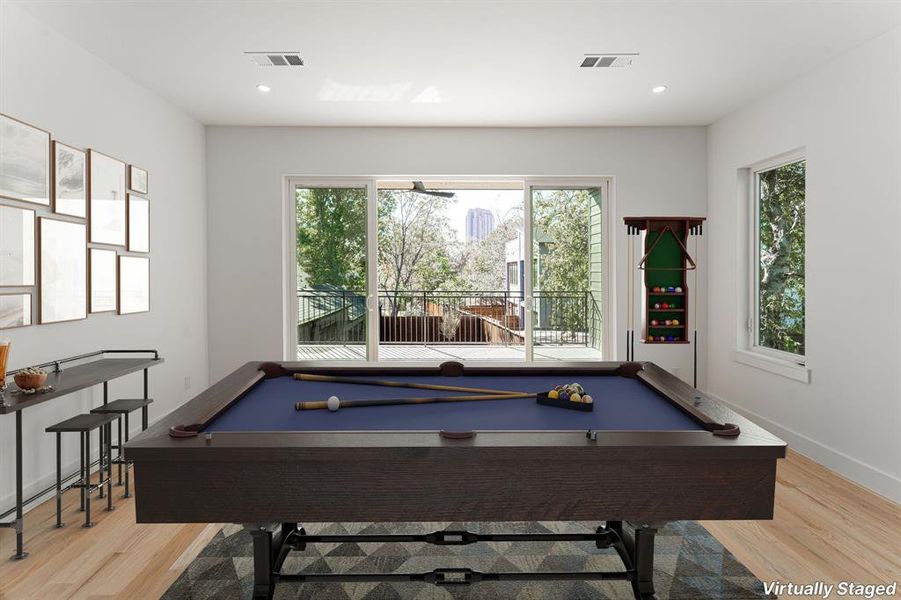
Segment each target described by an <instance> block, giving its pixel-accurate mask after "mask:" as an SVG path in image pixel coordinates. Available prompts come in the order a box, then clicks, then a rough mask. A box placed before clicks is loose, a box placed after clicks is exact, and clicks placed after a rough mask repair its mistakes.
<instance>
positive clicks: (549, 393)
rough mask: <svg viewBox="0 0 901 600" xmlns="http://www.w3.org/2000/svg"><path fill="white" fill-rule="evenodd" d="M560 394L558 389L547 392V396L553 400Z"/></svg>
mask: <svg viewBox="0 0 901 600" xmlns="http://www.w3.org/2000/svg"><path fill="white" fill-rule="evenodd" d="M559 395H560V394H559V393H558V392H557V390H551V391H549V392H548V393H547V397H548V398H550V399H551V400H556V399H557V396H559Z"/></svg>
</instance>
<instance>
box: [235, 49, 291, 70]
mask: <svg viewBox="0 0 901 600" xmlns="http://www.w3.org/2000/svg"><path fill="white" fill-rule="evenodd" d="M244 54H245V55H246V56H247V57H248V58H250V60H252V61H253V64H255V65H257V66H258V67H302V66H303V59H302V58H301V57H300V53H299V52H245V53H244Z"/></svg>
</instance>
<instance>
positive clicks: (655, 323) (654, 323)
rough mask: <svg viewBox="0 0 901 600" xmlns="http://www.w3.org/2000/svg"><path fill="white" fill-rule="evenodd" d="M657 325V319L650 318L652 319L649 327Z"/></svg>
mask: <svg viewBox="0 0 901 600" xmlns="http://www.w3.org/2000/svg"><path fill="white" fill-rule="evenodd" d="M657 325H658V321H657V319H652V320H651V327H657Z"/></svg>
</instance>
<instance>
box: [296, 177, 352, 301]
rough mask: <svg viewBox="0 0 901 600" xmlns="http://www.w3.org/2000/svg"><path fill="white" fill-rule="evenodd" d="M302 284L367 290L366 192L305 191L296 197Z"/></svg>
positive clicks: (298, 260)
mask: <svg viewBox="0 0 901 600" xmlns="http://www.w3.org/2000/svg"><path fill="white" fill-rule="evenodd" d="M296 202H297V204H296V206H297V210H296V215H297V266H298V270H299V271H300V273H298V275H299V276H298V284H299V285H304V286H314V285H333V286H335V287H338V288H341V289H348V290H354V291H363V290H365V289H366V190H365V189H362V188H305V189H298V190H297V195H296Z"/></svg>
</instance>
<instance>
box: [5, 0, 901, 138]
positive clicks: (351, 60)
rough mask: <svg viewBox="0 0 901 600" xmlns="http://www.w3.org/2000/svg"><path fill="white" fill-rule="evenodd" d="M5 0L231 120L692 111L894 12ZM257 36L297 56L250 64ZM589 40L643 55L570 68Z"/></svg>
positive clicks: (350, 121)
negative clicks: (297, 64) (279, 64)
mask: <svg viewBox="0 0 901 600" xmlns="http://www.w3.org/2000/svg"><path fill="white" fill-rule="evenodd" d="M16 3H18V4H20V5H22V6H24V7H25V8H26V9H27V10H28V11H29V12H31V13H32V14H33V15H34V16H35V17H37V18H38V19H40V20H41V21H43V22H45V23H46V24H47V25H49V26H50V27H52V28H54V29H56V30H58V31H59V32H60V33H62V34H63V35H65V36H67V37H68V38H70V39H71V40H73V41H75V42H76V43H77V44H79V45H81V46H83V47H85V48H87V49H88V50H89V51H91V52H92V53H94V54H95V55H97V56H99V57H100V58H102V59H103V60H105V61H107V62H109V63H110V64H112V65H114V66H115V67H117V68H118V69H120V70H121V71H123V72H125V73H127V74H128V75H130V76H131V77H133V78H134V79H136V80H137V81H139V82H141V83H142V84H144V85H145V86H147V87H148V88H150V89H152V90H154V91H156V92H158V93H159V94H160V95H162V96H163V97H165V98H167V99H168V100H170V101H171V102H172V103H174V104H176V105H178V106H180V107H182V108H183V109H185V110H186V111H187V112H189V113H190V114H191V115H193V116H194V117H195V118H196V119H198V120H199V121H201V122H203V123H207V124H235V125H237V124H256V125H435V126H461V125H472V126H563V125H703V124H708V123H710V122H712V121H714V120H716V119H717V118H719V117H721V116H722V115H724V114H726V113H728V112H730V111H732V110H734V109H735V108H737V107H739V106H741V105H742V104H743V103H745V102H748V101H749V100H752V99H753V98H755V97H758V96H760V95H762V94H764V93H765V92H767V91H768V90H771V89H773V88H775V87H777V86H779V85H780V84H782V83H784V82H786V81H789V80H791V79H793V78H795V77H798V76H800V75H801V74H803V73H805V72H808V71H810V70H812V69H814V68H815V67H816V66H817V65H819V64H821V63H823V62H825V61H827V60H829V59H830V58H831V57H833V56H836V55H838V54H841V53H843V52H845V51H847V50H849V49H850V48H852V47H854V46H856V45H858V44H860V43H862V42H864V41H866V40H868V39H871V38H873V37H875V36H877V35H879V34H881V33H883V32H885V31H887V30H889V29H890V28H892V27H893V26H895V25H896V24H898V23H899V22H901V1H899V0H888V1H885V0H883V1H873V2H870V1H862V0H857V1H846V2H838V1H821V2H795V1H782V2H779V1H760V0H757V1H719V2H680V1H668V2H663V1H658V2H638V1H633V2H574V1H560V0H558V1H556V2H554V1H541V2H538V1H532V2H507V1H482V2H475V1H464V0H457V1H450V2H446V1H435V2H429V1H418V2H398V1H394V2H389V1H368V2H363V1H358V2H342V1H333V2H300V1H279V2H275V1H267V0H259V1H250V0H248V1H239V0H232V1H221V0H219V1H207V0H198V1H186V0H183V1H147V0H127V1H124V0H123V1H106V0H93V1H90V0H31V1H19V0H17V2H16ZM254 50H265V51H275V50H285V51H289V50H297V51H300V53H301V55H302V56H303V58H304V60H305V61H306V65H307V66H305V67H302V68H273V67H268V68H261V67H257V66H255V65H254V64H252V62H251V61H250V60H249V59H248V58H247V57H245V56H244V55H243V52H245V51H254ZM593 52H638V53H640V56H639V57H638V58H637V60H636V61H635V63H634V65H633V66H632V67H630V68H628V69H580V68H579V66H578V65H579V63H580V62H581V60H582V57H583V55H584V54H586V53H593ZM860 68H866V65H861V66H860ZM257 83H266V84H268V85H270V86H271V87H272V91H271V92H270V93H269V94H262V93H260V92H258V91H257V90H256V84H257ZM658 84H665V85H666V86H668V90H667V92H666V93H664V94H662V95H660V96H656V95H653V94H651V93H650V88H651V87H652V86H654V85H658Z"/></svg>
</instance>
